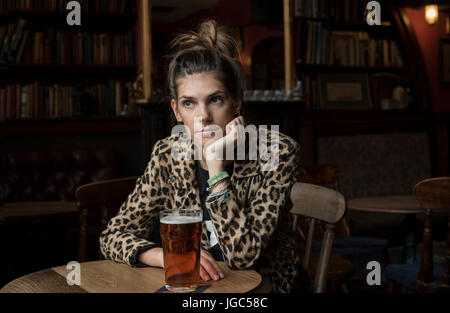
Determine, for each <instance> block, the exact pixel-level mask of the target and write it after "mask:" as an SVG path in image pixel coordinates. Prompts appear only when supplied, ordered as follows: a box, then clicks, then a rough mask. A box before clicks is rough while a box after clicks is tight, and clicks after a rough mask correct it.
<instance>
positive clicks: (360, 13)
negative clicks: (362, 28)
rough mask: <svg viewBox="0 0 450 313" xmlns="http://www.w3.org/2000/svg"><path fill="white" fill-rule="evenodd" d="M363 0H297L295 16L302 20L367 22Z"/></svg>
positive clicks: (365, 2) (365, 3)
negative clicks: (320, 19)
mask: <svg viewBox="0 0 450 313" xmlns="http://www.w3.org/2000/svg"><path fill="white" fill-rule="evenodd" d="M367 2H368V1H362V0H295V8H294V10H295V11H294V14H295V16H296V17H301V18H324V19H330V18H331V19H334V20H337V21H346V22H360V23H362V22H365V21H366V5H367Z"/></svg>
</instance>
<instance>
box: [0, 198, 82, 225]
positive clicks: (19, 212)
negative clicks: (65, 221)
mask: <svg viewBox="0 0 450 313" xmlns="http://www.w3.org/2000/svg"><path fill="white" fill-rule="evenodd" d="M75 212H78V208H77V203H76V202H74V201H30V202H13V203H5V205H4V206H1V207H0V222H2V221H7V220H15V219H21V218H30V217H42V216H50V215H58V214H67V213H75Z"/></svg>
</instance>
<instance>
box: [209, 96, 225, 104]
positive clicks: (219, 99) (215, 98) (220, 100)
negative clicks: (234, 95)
mask: <svg viewBox="0 0 450 313" xmlns="http://www.w3.org/2000/svg"><path fill="white" fill-rule="evenodd" d="M222 102H223V100H222V98H220V97H213V98H211V103H213V104H219V103H222Z"/></svg>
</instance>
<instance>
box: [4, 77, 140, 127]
mask: <svg viewBox="0 0 450 313" xmlns="http://www.w3.org/2000/svg"><path fill="white" fill-rule="evenodd" d="M132 97H133V96H132V84H131V83H130V82H120V81H112V80H109V81H108V82H107V83H105V84H97V85H90V86H81V85H77V86H61V85H50V86H49V85H43V84H40V83H39V82H35V83H31V84H27V85H19V84H17V85H8V86H6V87H5V88H2V89H0V121H5V120H14V119H27V118H29V119H37V118H68V117H77V116H85V117H86V116H100V117H116V116H121V115H124V114H125V115H135V114H136V113H137V111H136V110H135V109H136V107H135V105H134V101H133V99H132ZM125 105H126V107H125Z"/></svg>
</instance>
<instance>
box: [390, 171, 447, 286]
mask: <svg viewBox="0 0 450 313" xmlns="http://www.w3.org/2000/svg"><path fill="white" fill-rule="evenodd" d="M413 192H414V194H415V195H416V198H417V200H418V201H419V203H420V205H421V207H422V208H423V209H424V210H425V224H424V229H423V237H422V250H421V256H420V261H419V262H415V263H413V264H391V265H389V266H387V267H386V276H387V277H388V279H389V289H388V291H390V292H392V291H394V284H393V283H394V282H395V283H397V284H401V285H402V286H403V287H404V289H403V290H404V291H405V290H414V289H415V290H417V291H419V292H450V216H449V224H448V237H447V246H446V256H445V260H446V262H443V263H438V262H433V241H432V225H431V216H432V211H438V210H444V209H447V210H449V209H450V177H438V178H429V179H425V180H422V181H421V182H419V183H418V184H416V185H415V186H414V189H413Z"/></svg>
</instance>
